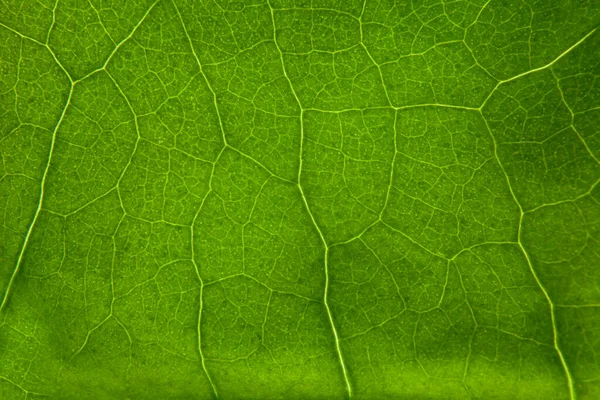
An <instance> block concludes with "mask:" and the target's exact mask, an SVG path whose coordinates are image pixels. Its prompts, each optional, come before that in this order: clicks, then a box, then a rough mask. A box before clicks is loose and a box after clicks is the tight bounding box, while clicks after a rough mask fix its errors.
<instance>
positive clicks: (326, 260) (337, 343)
mask: <svg viewBox="0 0 600 400" xmlns="http://www.w3.org/2000/svg"><path fill="white" fill-rule="evenodd" d="M267 4H268V5H269V9H270V10H271V22H272V23H273V42H274V43H275V47H276V48H277V51H278V52H279V59H280V61H281V69H282V71H283V75H284V76H285V79H286V80H287V82H288V84H289V86H290V90H291V91H292V94H293V95H294V97H295V99H296V102H297V103H298V107H299V108H300V151H299V155H298V158H299V165H298V182H297V186H298V190H299V192H300V196H301V197H302V201H303V203H304V207H305V208H306V212H307V213H308V215H309V217H310V219H311V221H312V223H313V225H314V227H315V229H316V231H317V233H318V234H319V237H320V238H321V242H322V243H323V247H324V249H325V257H324V269H325V288H324V293H323V304H324V306H325V311H326V312H327V318H328V319H329V324H330V326H331V331H332V333H333V338H334V341H335V350H336V353H337V356H338V360H339V362H340V366H341V368H342V373H343V375H344V383H345V385H346V391H347V392H348V398H352V385H351V384H350V378H349V375H348V369H347V368H346V363H345V362H344V356H343V355H342V348H341V345H340V338H339V335H338V332H337V328H336V326H335V322H334V321H333V315H332V313H331V308H330V307H329V298H328V296H329V246H328V245H327V241H326V240H325V236H323V232H322V231H321V228H319V225H318V224H317V221H316V219H315V217H314V215H313V213H312V211H311V210H310V206H309V205H308V199H307V198H306V194H305V193H304V189H303V188H302V154H303V148H304V109H303V108H302V103H301V102H300V98H299V97H298V94H297V93H296V91H295V90H294V86H293V85H292V80H291V79H290V77H289V75H288V73H287V71H286V69H285V63H284V62H283V52H282V51H281V48H280V47H279V43H278V42H277V27H276V26H275V10H274V9H273V6H272V5H271V3H270V2H268V3H267Z"/></svg>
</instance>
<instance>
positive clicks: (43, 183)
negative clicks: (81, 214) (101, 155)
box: [0, 84, 74, 312]
mask: <svg viewBox="0 0 600 400" xmlns="http://www.w3.org/2000/svg"><path fill="white" fill-rule="evenodd" d="M73 89H74V85H73V84H71V88H70V89H69V96H68V97H67V101H66V103H65V106H64V107H63V110H62V112H61V114H60V117H59V118H58V122H57V123H56V126H55V127H54V131H53V132H52V140H51V142H50V151H49V153H48V159H47V161H46V167H45V168H44V173H43V175H42V180H41V182H40V196H39V200H38V205H37V208H36V210H35V214H34V215H33V219H32V220H31V223H30V224H29V228H28V229H27V234H26V235H25V240H24V241H23V245H22V246H21V251H20V252H19V257H18V259H17V264H16V265H15V268H14V270H13V273H12V275H11V277H10V280H9V281H8V286H7V287H6V291H5V292H4V298H3V299H2V304H0V312H2V310H3V309H4V307H5V306H6V303H7V302H8V298H9V296H10V292H11V289H12V287H13V285H14V282H15V278H16V276H17V274H18V273H19V269H20V268H21V265H22V264H23V256H24V254H25V250H26V249H27V245H28V244H29V239H30V238H31V233H32V232H33V228H34V227H35V225H36V223H37V221H38V218H39V216H40V212H41V211H42V207H43V205H44V194H45V190H46V178H47V177H48V171H49V170H50V164H52V155H53V154H54V145H55V144H56V135H57V132H58V129H59V128H60V125H61V123H62V121H63V119H64V117H65V114H66V113H67V109H68V108H69V105H70V104H71V96H72V95H73Z"/></svg>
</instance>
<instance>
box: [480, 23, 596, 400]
mask: <svg viewBox="0 0 600 400" xmlns="http://www.w3.org/2000/svg"><path fill="white" fill-rule="evenodd" d="M590 34H591V33H590ZM590 34H588V35H587V36H589V35H590ZM587 36H586V37H587ZM582 40H583V39H582ZM582 40H580V41H579V42H578V43H581V41H582ZM481 117H482V119H483V121H484V123H485V125H486V128H487V130H488V133H489V134H490V136H491V138H492V142H493V143H494V155H495V157H496V161H497V162H498V165H499V166H500V169H501V170H502V173H503V174H504V177H505V179H506V184H507V186H508V190H509V191H510V194H511V196H512V198H513V200H514V202H515V203H516V204H517V207H518V208H519V226H518V228H517V244H518V246H519V248H520V250H521V253H522V254H523V256H524V257H525V260H526V261H527V266H528V267H529V271H530V272H531V275H532V276H533V279H534V280H535V282H536V283H537V285H538V287H539V288H540V290H541V291H542V293H543V294H544V297H545V299H546V302H547V303H548V305H549V307H550V320H551V323H552V337H553V344H554V350H555V351H556V354H557V355H558V358H559V359H560V363H561V365H562V368H563V370H564V373H565V376H566V378H567V384H568V387H569V397H570V399H571V400H575V399H576V398H577V395H576V392H575V385H574V381H573V376H572V375H571V371H570V369H569V366H568V365H567V362H566V360H565V357H564V355H563V352H562V350H561V348H560V346H559V343H558V328H557V326H556V316H555V312H554V303H553V302H552V300H551V299H550V295H549V294H548V291H547V290H546V287H545V286H544V285H543V284H542V282H541V281H540V279H539V277H538V274H537V272H536V271H535V268H533V263H532V262H531V258H530V257H529V253H527V250H525V247H524V246H523V240H522V239H521V233H522V231H523V229H522V228H523V216H524V215H525V213H524V212H523V207H522V206H521V203H520V202H519V200H518V199H517V196H516V194H515V192H514V190H513V188H512V184H511V182H510V178H509V176H508V174H507V173H506V170H505V169H504V165H503V164H502V162H501V161H500V158H499V157H498V146H497V144H496V138H495V137H494V134H493V133H492V130H491V129H490V127H489V125H488V122H487V120H486V119H485V117H484V116H483V113H482V114H481Z"/></svg>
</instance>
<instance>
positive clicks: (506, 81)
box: [476, 27, 599, 110]
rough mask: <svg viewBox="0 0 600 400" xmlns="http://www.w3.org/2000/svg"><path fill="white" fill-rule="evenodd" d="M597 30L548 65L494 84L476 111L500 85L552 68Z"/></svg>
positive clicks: (481, 107)
mask: <svg viewBox="0 0 600 400" xmlns="http://www.w3.org/2000/svg"><path fill="white" fill-rule="evenodd" d="M598 28H599V27H596V28H594V29H592V30H591V31H590V32H589V33H588V34H587V35H585V36H584V37H582V38H581V39H579V40H578V41H577V42H575V43H574V44H573V45H572V46H571V47H569V48H568V49H566V50H565V51H563V52H562V53H560V54H559V55H558V57H556V58H555V59H554V60H552V61H550V62H549V63H548V64H545V65H542V66H541V67H538V68H534V69H531V70H529V71H525V72H522V73H520V74H518V75H515V76H513V77H511V78H508V79H504V80H501V81H498V83H497V84H496V86H494V88H493V89H492V90H491V91H490V93H489V94H488V95H487V97H486V98H485V99H484V100H483V103H481V105H480V106H479V107H477V108H476V109H477V110H482V109H483V107H484V106H485V105H486V103H487V102H488V100H489V99H490V98H491V97H492V94H494V92H495V91H496V90H497V89H498V88H499V87H500V85H502V84H504V83H508V82H512V81H514V80H515V79H519V78H522V77H524V76H527V75H530V74H533V73H535V72H539V71H543V70H545V69H547V68H550V67H551V66H553V65H554V64H556V63H557V62H558V61H559V60H560V59H561V58H563V57H565V56H566V55H567V54H569V53H570V52H572V51H573V50H575V48H576V47H577V46H579V45H580V44H581V43H583V42H584V41H585V40H586V39H587V38H589V37H590V36H592V35H593V34H594V33H595V32H596V31H597V30H598Z"/></svg>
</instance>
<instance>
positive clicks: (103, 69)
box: [75, 0, 160, 83]
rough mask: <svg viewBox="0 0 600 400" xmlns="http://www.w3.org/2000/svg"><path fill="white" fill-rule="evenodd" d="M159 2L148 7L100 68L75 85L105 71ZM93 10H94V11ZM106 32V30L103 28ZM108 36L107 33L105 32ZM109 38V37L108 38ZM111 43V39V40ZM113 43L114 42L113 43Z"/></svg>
mask: <svg viewBox="0 0 600 400" xmlns="http://www.w3.org/2000/svg"><path fill="white" fill-rule="evenodd" d="M159 1H160V0H156V1H155V2H154V3H153V4H152V5H151V6H150V7H148V10H147V11H146V12H145V13H144V15H143V16H142V18H140V20H139V21H138V23H137V24H136V25H135V26H134V27H133V29H132V30H131V32H129V35H127V36H125V37H124V38H123V40H121V41H120V42H119V43H117V45H116V46H115V48H114V49H113V51H112V52H111V53H110V54H109V55H108V57H107V58H106V61H104V64H102V66H101V67H100V68H97V69H95V70H93V71H92V72H90V73H88V74H87V75H84V76H83V77H81V78H79V79H77V80H76V81H75V83H77V82H81V81H84V80H86V79H87V78H89V77H90V76H92V75H94V74H96V73H97V72H100V71H105V70H106V67H107V66H108V63H110V60H112V58H113V57H114V56H115V54H116V53H117V51H119V49H120V48H121V47H123V45H124V44H125V43H126V42H127V41H129V39H131V38H132V37H133V35H134V34H135V32H136V31H137V30H138V28H139V27H140V25H142V23H143V22H144V21H145V20H146V18H147V17H148V15H149V14H150V12H151V11H152V9H153V8H154V7H155V6H156V4H158V2H159ZM94 10H95V9H94ZM98 19H100V16H98ZM100 23H101V24H102V21H100ZM102 27H104V24H102ZM104 29H105V30H106V28H104ZM106 33H107V34H108V32H106ZM109 37H110V36H109ZM111 41H112V38H111ZM113 42H114V41H113Z"/></svg>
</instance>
